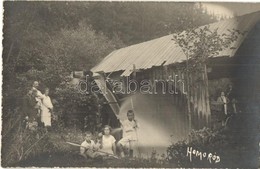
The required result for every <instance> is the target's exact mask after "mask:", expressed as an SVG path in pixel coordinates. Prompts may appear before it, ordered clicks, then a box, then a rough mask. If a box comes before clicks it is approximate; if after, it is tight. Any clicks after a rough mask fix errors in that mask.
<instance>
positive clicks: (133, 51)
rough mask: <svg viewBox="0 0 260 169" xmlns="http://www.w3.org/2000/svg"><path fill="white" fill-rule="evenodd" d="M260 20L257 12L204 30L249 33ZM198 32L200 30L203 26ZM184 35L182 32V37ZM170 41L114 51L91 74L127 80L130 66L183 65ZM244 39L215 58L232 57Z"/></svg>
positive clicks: (169, 37) (167, 38) (181, 55)
mask: <svg viewBox="0 0 260 169" xmlns="http://www.w3.org/2000/svg"><path fill="white" fill-rule="evenodd" d="M259 19H260V12H256V13H252V14H247V15H243V16H239V17H235V18H232V19H227V20H223V21H220V22H216V23H212V24H209V25H205V26H209V29H210V30H214V29H216V28H217V29H218V33H219V34H223V33H228V30H232V29H236V30H239V31H240V32H246V31H247V32H249V31H250V30H251V29H252V27H253V26H254V25H255V24H256V22H257V21H259ZM199 28H203V26H201V27H199ZM199 28H198V29H199ZM184 32H185V31H183V32H182V33H184ZM172 38H173V35H167V36H163V37H161V38H157V39H154V40H150V41H147V42H143V43H140V44H135V45H132V46H128V47H125V48H121V49H118V50H115V51H113V52H112V53H110V54H109V55H108V56H107V57H105V58H104V59H103V60H102V61H101V62H100V63H99V64H98V65H96V66H95V67H94V68H92V69H91V71H92V72H101V71H102V72H105V73H109V72H115V71H120V70H124V71H125V72H124V73H123V75H124V76H128V75H130V74H131V71H132V69H133V65H135V68H136V69H149V68H151V67H153V66H160V65H162V64H163V65H169V64H173V63H180V62H183V61H184V60H186V56H185V54H184V53H183V51H182V49H181V48H180V46H178V45H177V44H176V43H175V42H174V41H173V40H172ZM244 38H245V36H240V37H239V38H238V40H237V41H236V42H234V43H233V44H232V46H233V47H234V48H232V49H226V50H223V51H221V52H220V53H219V55H218V56H216V57H219V56H233V55H234V54H235V52H236V51H237V49H238V48H239V46H240V45H241V43H242V42H243V40H244Z"/></svg>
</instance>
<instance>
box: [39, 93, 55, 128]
mask: <svg viewBox="0 0 260 169" xmlns="http://www.w3.org/2000/svg"><path fill="white" fill-rule="evenodd" d="M41 109H42V112H41V122H42V123H44V126H45V127H51V113H52V110H53V105H52V102H51V98H50V97H49V88H46V89H45V90H44V94H43V99H42V106H41Z"/></svg>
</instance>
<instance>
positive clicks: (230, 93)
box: [226, 84, 237, 114]
mask: <svg viewBox="0 0 260 169" xmlns="http://www.w3.org/2000/svg"><path fill="white" fill-rule="evenodd" d="M226 97H227V98H228V99H229V103H228V110H229V111H228V113H229V114H233V113H234V114H236V113H237V107H236V104H237V100H236V97H235V93H234V89H233V86H232V85H231V84H229V85H228V89H227V92H226Z"/></svg>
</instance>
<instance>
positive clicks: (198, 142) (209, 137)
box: [167, 128, 228, 167]
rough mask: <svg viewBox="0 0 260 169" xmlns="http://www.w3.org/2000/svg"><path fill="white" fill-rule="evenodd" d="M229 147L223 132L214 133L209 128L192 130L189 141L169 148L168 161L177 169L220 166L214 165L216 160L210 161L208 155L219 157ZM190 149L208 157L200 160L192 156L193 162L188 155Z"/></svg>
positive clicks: (180, 142)
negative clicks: (177, 168)
mask: <svg viewBox="0 0 260 169" xmlns="http://www.w3.org/2000/svg"><path fill="white" fill-rule="evenodd" d="M227 146H228V138H227V137H226V135H225V134H223V131H212V130H210V129H208V128H203V129H201V130H197V131H196V130H192V131H191V132H190V134H189V136H188V138H187V139H185V140H182V141H179V142H177V143H173V144H172V145H171V146H169V147H168V148H167V159H168V161H169V163H172V164H175V165H176V167H212V166H218V165H219V163H214V160H211V162H209V161H208V159H207V157H208V154H209V153H212V155H215V154H216V155H219V154H221V153H222V152H221V151H222V150H226V147H227ZM188 148H189V150H190V148H193V150H197V151H199V152H202V153H204V152H206V153H207V157H206V158H203V159H202V160H200V158H199V157H196V156H195V155H192V161H190V155H189V154H188V153H187V151H188Z"/></svg>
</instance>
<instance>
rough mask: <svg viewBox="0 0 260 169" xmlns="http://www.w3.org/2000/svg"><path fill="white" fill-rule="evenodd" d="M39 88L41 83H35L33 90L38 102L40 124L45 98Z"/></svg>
mask: <svg viewBox="0 0 260 169" xmlns="http://www.w3.org/2000/svg"><path fill="white" fill-rule="evenodd" d="M38 88H39V82H38V81H34V82H33V86H32V90H33V91H35V92H36V96H35V100H36V102H37V122H38V123H40V122H41V118H40V117H41V108H42V99H43V98H44V96H43V94H42V93H41V91H40V90H38Z"/></svg>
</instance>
